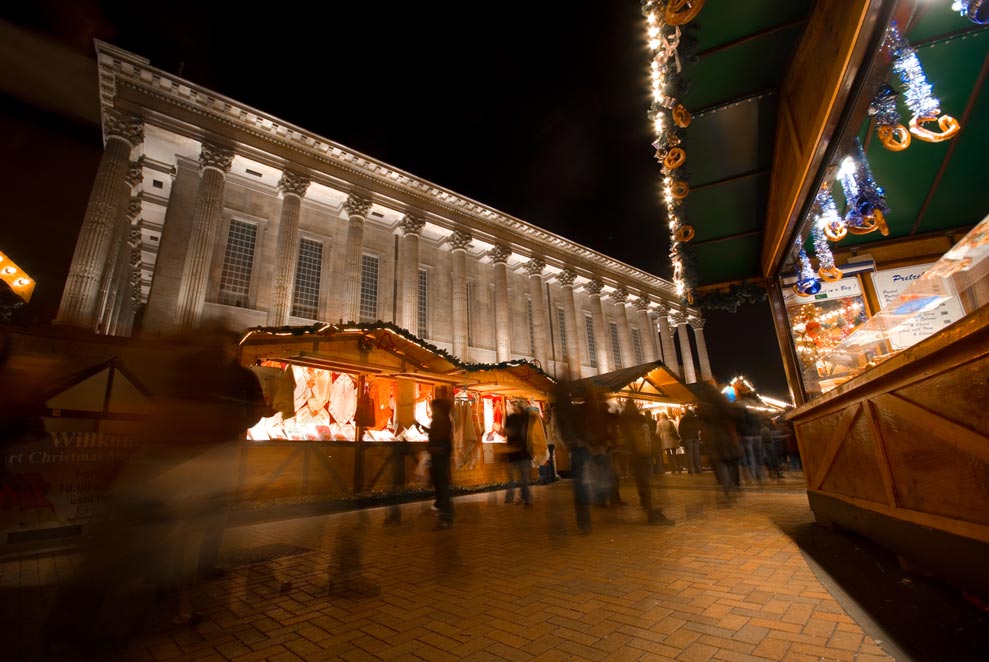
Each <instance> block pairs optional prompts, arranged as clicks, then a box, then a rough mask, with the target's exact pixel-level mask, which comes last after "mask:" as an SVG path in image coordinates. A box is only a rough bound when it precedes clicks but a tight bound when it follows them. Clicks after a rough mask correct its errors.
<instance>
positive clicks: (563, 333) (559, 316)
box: [556, 308, 567, 361]
mask: <svg viewBox="0 0 989 662" xmlns="http://www.w3.org/2000/svg"><path fill="white" fill-rule="evenodd" d="M556 322H557V324H558V325H559V327H560V347H561V349H560V356H561V357H562V360H564V361H566V360H567V318H566V316H565V315H564V314H563V309H562V308H557V309H556Z"/></svg>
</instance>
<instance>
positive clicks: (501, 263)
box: [488, 245, 512, 363]
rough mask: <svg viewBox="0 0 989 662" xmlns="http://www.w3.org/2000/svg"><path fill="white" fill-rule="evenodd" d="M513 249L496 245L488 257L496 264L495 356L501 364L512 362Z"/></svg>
mask: <svg viewBox="0 0 989 662" xmlns="http://www.w3.org/2000/svg"><path fill="white" fill-rule="evenodd" d="M511 254H512V249H510V248H509V247H508V246H501V245H496V246H495V247H494V248H492V249H491V250H490V251H488V255H490V256H491V260H492V262H494V286H495V287H494V304H495V311H494V312H495V314H494V318H495V356H496V359H497V361H498V362H499V363H501V362H502V361H511V360H512V328H511V315H510V314H509V313H510V311H509V309H508V265H507V264H506V262H507V261H508V257H509V256H510V255H511Z"/></svg>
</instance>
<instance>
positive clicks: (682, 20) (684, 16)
mask: <svg viewBox="0 0 989 662" xmlns="http://www.w3.org/2000/svg"><path fill="white" fill-rule="evenodd" d="M703 8H704V0H669V1H668V2H667V3H666V13H665V17H664V20H665V22H666V24H667V25H684V24H686V23H690V22H691V21H692V20H694V19H695V18H697V14H699V13H700V11H701V9H703Z"/></svg>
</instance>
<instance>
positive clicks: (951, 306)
mask: <svg viewBox="0 0 989 662" xmlns="http://www.w3.org/2000/svg"><path fill="white" fill-rule="evenodd" d="M933 265H934V263H933V262H932V263H929V264H916V265H914V266H911V267H899V268H897V269H884V270H882V271H877V272H875V273H874V274H872V281H873V283H875V286H876V294H877V295H878V296H879V305H880V306H881V307H882V308H883V310H885V309H886V308H887V306H889V305H890V303H892V302H893V301H895V300H896V299H897V298H898V297H899V296H900V295H901V294H903V292H904V291H906V289H907V288H908V287H910V286H911V285H913V284H914V283H916V282H917V281H919V280H920V276H921V275H922V274H923V273H924V272H925V271H927V270H928V269H929V268H931V267H932V266H933ZM927 282H929V281H927ZM918 301H921V302H925V303H933V300H931V298H930V297H920V298H918V299H917V300H912V301H911V302H908V304H913V305H914V306H916V310H922V309H923V306H920V305H918V304H917V302H918ZM904 305H907V304H901V306H900V308H903V306H904ZM900 308H898V309H897V310H895V311H893V312H896V313H897V314H903V313H908V312H912V311H910V310H906V309H903V310H901V309H900ZM964 316H965V313H964V311H962V308H961V305H960V304H959V303H958V300H957V299H955V298H949V299H948V300H946V301H943V302H942V303H941V304H940V305H939V306H937V307H936V308H934V309H933V310H928V311H926V312H921V313H919V314H918V315H917V316H916V317H915V318H913V319H911V320H910V321H908V322H906V323H904V324H901V325H899V326H898V327H897V328H896V329H895V330H893V331H891V332H890V334H889V341H890V344H891V346H892V348H893V349H906V348H907V347H910V346H912V345H915V344H917V343H918V342H920V341H921V340H923V339H924V338H927V337H929V336H932V335H934V334H935V333H937V332H938V331H940V330H941V329H943V328H944V327H946V326H948V325H949V324H953V323H954V322H957V321H958V320H960V319H961V318H962V317H964Z"/></svg>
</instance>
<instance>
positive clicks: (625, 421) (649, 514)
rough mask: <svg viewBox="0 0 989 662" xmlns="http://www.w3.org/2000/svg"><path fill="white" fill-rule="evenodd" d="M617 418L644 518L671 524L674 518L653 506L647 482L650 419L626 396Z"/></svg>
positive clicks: (648, 520)
mask: <svg viewBox="0 0 989 662" xmlns="http://www.w3.org/2000/svg"><path fill="white" fill-rule="evenodd" d="M619 420H620V426H621V431H622V435H623V436H624V437H625V445H626V447H627V448H628V450H629V452H630V458H629V462H630V464H631V467H632V475H633V476H634V477H635V486H636V488H637V489H638V492H639V504H640V505H641V506H642V510H643V511H644V512H645V513H646V521H647V522H649V523H650V524H661V525H667V526H668V525H672V524H673V520H671V519H670V518H668V517H667V516H666V515H665V514H663V511H662V510H661V509H659V508H654V507H653V500H652V484H651V483H650V482H649V474H650V468H651V465H652V443H653V439H654V436H653V430H654V429H655V426H654V425H653V422H652V419H651V418H649V415H648V414H642V413H641V412H640V411H639V410H638V408H637V407H636V406H635V403H634V402H632V401H631V400H628V401H627V402H626V403H625V408H624V409H623V410H622V413H621V415H620V417H619Z"/></svg>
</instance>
